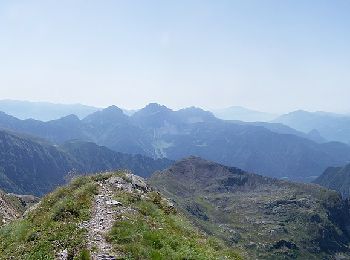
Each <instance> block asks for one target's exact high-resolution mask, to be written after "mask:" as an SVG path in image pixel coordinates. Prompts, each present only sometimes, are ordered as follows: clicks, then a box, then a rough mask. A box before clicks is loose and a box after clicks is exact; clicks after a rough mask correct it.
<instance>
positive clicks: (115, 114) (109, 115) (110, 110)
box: [84, 105, 128, 122]
mask: <svg viewBox="0 0 350 260" xmlns="http://www.w3.org/2000/svg"><path fill="white" fill-rule="evenodd" d="M127 118H128V116H127V115H125V114H124V112H123V110H122V109H120V108H119V107H117V106H114V105H113V106H109V107H107V108H105V109H103V110H101V111H97V112H95V113H92V114H91V115H88V116H87V117H85V118H84V121H85V122H92V121H95V122H96V121H99V122H101V121H103V122H105V121H106V120H107V122H113V121H116V120H118V121H120V120H126V119H127Z"/></svg>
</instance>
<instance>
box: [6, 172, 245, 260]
mask: <svg viewBox="0 0 350 260" xmlns="http://www.w3.org/2000/svg"><path fill="white" fill-rule="evenodd" d="M116 174H118V175H120V174H121V173H116ZM111 176H112V175H111V174H103V175H101V174H100V175H95V176H88V177H79V178H77V179H74V180H73V181H72V182H71V184H70V185H68V186H65V187H61V188H58V189H56V191H54V192H53V193H51V194H49V195H47V196H46V197H44V198H43V200H42V201H41V203H40V204H38V206H37V207H36V208H35V209H33V210H32V211H31V212H30V213H28V215H27V216H26V217H25V218H24V219H22V220H18V221H14V222H12V223H11V224H9V225H6V226H5V227H3V228H1V229H0V259H33V260H38V259H54V258H55V256H56V255H57V253H58V252H62V251H63V250H65V249H67V251H68V257H69V258H68V259H90V252H89V251H88V250H87V241H86V232H87V230H85V229H81V228H79V226H78V224H79V223H81V222H82V221H86V220H89V219H90V217H91V208H92V201H93V198H94V196H95V195H96V194H98V182H99V181H103V180H105V179H107V178H109V177H111ZM114 198H115V199H117V200H118V201H121V202H122V203H123V207H127V209H128V210H127V211H125V212H122V213H119V215H116V216H115V219H116V221H115V223H114V226H113V228H112V230H111V231H110V232H109V233H108V236H107V240H108V241H109V242H110V243H111V245H112V246H113V248H114V249H115V251H118V252H121V253H122V255H123V258H121V259H154V260H156V259H240V257H239V255H238V254H237V253H236V252H234V251H232V250H231V249H229V248H227V247H226V246H225V244H224V243H223V242H222V241H221V240H218V239H214V238H210V237H207V236H205V235H204V234H203V233H201V232H199V231H198V230H197V229H196V228H195V227H193V225H192V224H191V223H190V222H189V221H187V220H186V219H185V218H184V217H183V216H182V215H180V214H179V213H177V212H176V210H175V209H174V208H173V207H171V206H169V204H168V202H167V201H166V200H165V199H163V198H162V197H161V195H160V194H159V193H155V192H149V193H147V194H146V195H141V194H139V193H137V192H135V193H134V192H132V193H129V192H123V191H120V190H115V192H114Z"/></svg>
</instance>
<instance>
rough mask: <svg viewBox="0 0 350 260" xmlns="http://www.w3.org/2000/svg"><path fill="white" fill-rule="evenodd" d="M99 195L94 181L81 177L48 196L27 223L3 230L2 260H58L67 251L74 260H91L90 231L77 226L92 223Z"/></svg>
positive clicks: (18, 222) (0, 240)
mask: <svg viewBox="0 0 350 260" xmlns="http://www.w3.org/2000/svg"><path fill="white" fill-rule="evenodd" d="M96 193H97V185H96V183H95V182H94V181H93V179H92V178H91V177H79V178H77V179H75V180H73V181H72V183H71V185H69V186H66V187H61V188H58V189H57V190H56V191H55V192H54V193H52V194H50V195H48V196H46V197H45V198H44V199H43V200H42V201H41V203H40V204H38V206H37V208H36V209H34V210H32V211H31V212H30V213H29V214H28V215H27V216H26V217H25V218H24V219H23V220H19V221H15V222H13V223H11V224H9V225H7V226H5V227H3V228H2V229H0V259H11V258H13V259H33V260H34V259H35V260H37V259H54V257H55V254H56V253H57V252H60V251H62V250H64V249H67V250H68V256H69V257H71V258H73V257H75V258H76V259H88V258H86V257H87V256H88V255H89V253H88V252H86V248H85V245H86V241H85V232H86V231H85V230H84V229H80V228H79V227H78V225H77V224H78V223H80V222H82V221H84V220H88V219H89V217H90V208H91V202H92V198H93V196H94V195H95V194H96ZM84 257H85V258H84Z"/></svg>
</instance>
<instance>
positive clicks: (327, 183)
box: [314, 164, 350, 198]
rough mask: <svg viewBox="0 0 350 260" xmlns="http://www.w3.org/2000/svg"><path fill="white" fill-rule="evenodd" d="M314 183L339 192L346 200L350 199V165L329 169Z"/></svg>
mask: <svg viewBox="0 0 350 260" xmlns="http://www.w3.org/2000/svg"><path fill="white" fill-rule="evenodd" d="M314 183H317V184H320V185H322V186H324V187H327V188H329V189H332V190H335V191H338V192H339V193H341V194H342V196H343V197H344V198H349V197H350V164H348V165H346V166H344V167H329V168H328V169H327V170H325V172H324V173H323V174H322V175H321V176H319V177H318V178H317V179H316V180H315V181H314Z"/></svg>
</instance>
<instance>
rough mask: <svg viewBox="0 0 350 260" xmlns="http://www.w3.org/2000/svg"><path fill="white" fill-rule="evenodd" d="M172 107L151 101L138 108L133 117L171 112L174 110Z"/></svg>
mask: <svg viewBox="0 0 350 260" xmlns="http://www.w3.org/2000/svg"><path fill="white" fill-rule="evenodd" d="M172 111H173V110H171V109H170V108H168V107H166V106H164V105H160V104H158V103H149V104H148V105H147V106H145V107H144V108H142V109H140V110H138V111H137V112H135V113H134V115H133V117H140V116H152V115H154V114H157V113H169V112H172Z"/></svg>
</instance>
